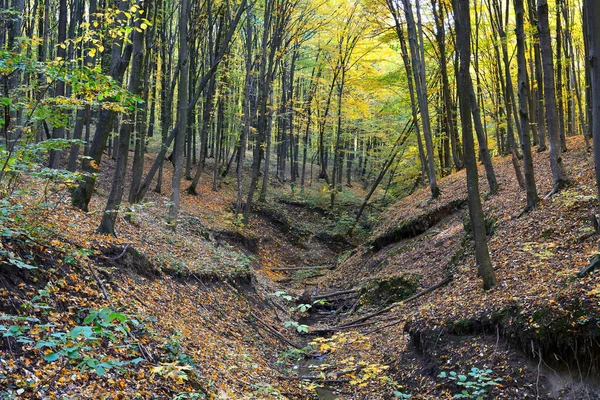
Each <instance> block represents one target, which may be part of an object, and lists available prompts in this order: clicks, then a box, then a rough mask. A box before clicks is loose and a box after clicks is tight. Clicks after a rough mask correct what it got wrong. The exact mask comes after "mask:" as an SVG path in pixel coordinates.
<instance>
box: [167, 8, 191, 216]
mask: <svg viewBox="0 0 600 400" xmlns="http://www.w3.org/2000/svg"><path fill="white" fill-rule="evenodd" d="M180 7H181V9H180V13H179V51H178V53H177V55H178V63H179V88H178V95H179V99H178V100H179V101H178V107H177V125H179V129H178V133H177V135H176V136H175V144H174V146H173V153H174V157H175V168H174V171H173V182H172V187H171V206H170V207H169V223H171V224H172V225H173V227H175V224H176V222H177V215H178V213H179V203H180V202H181V194H180V193H181V188H180V185H181V176H182V174H183V146H184V144H185V134H186V132H187V123H188V79H189V49H188V20H189V15H190V6H189V1H188V0H182V1H181V5H180Z"/></svg>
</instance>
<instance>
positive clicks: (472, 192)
mask: <svg viewBox="0 0 600 400" xmlns="http://www.w3.org/2000/svg"><path fill="white" fill-rule="evenodd" d="M452 3H453V4H454V19H455V23H456V39H457V41H456V44H457V46H458V49H457V50H458V51H459V53H460V70H459V75H458V87H459V90H458V95H459V96H458V97H459V107H460V116H461V123H462V127H463V148H464V157H465V168H466V170H467V189H468V203H469V216H470V219H471V226H472V228H473V238H474V240H475V258H476V260H477V266H478V273H479V276H480V277H481V278H482V280H483V288H484V289H485V290H488V289H490V288H492V287H493V286H494V285H495V284H496V278H495V276H494V269H493V267H492V262H491V260H490V252H489V249H488V243H487V237H486V229H485V217H484V214H483V208H482V206H481V199H480V197H479V178H478V175H477V160H476V158H475V144H474V141H473V128H472V125H471V104H470V103H471V96H470V92H471V91H470V90H469V87H468V83H467V81H468V80H471V75H470V72H469V64H470V61H471V54H470V53H471V51H470V50H471V45H470V41H471V33H470V29H471V28H470V14H469V0H453V1H452ZM472 85H473V84H472V83H471V86H472Z"/></svg>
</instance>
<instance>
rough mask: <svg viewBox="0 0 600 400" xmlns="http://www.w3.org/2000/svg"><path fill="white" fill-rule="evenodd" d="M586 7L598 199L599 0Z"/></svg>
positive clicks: (599, 113)
mask: <svg viewBox="0 0 600 400" xmlns="http://www.w3.org/2000/svg"><path fill="white" fill-rule="evenodd" d="M584 8H585V9H586V13H587V15H586V17H587V21H586V22H587V41H588V48H589V58H588V68H589V70H590V78H591V83H592V87H591V95H592V96H591V100H592V104H591V106H592V107H591V108H592V123H593V125H592V137H593V141H594V166H595V168H596V187H597V190H598V199H600V4H599V3H598V1H597V0H586V2H585V5H584Z"/></svg>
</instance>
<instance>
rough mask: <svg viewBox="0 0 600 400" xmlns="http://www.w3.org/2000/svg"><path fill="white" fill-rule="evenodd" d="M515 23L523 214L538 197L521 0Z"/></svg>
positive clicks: (515, 5)
mask: <svg viewBox="0 0 600 400" xmlns="http://www.w3.org/2000/svg"><path fill="white" fill-rule="evenodd" d="M514 7H515V14H516V21H517V29H516V32H517V58H518V64H519V114H520V117H521V118H520V119H521V132H522V137H521V149H522V150H523V164H524V170H525V190H526V191H527V205H526V206H525V212H527V211H530V210H532V209H534V208H535V207H536V206H537V204H538V202H539V197H538V193H537V187H536V184H535V174H534V170H533V157H532V155H531V141H530V138H529V129H528V125H529V112H528V108H527V107H528V105H529V104H528V98H529V87H528V86H527V82H528V78H527V61H526V59H525V28H524V18H523V15H524V13H525V11H524V7H523V0H514Z"/></svg>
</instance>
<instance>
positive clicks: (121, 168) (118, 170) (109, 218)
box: [98, 1, 148, 235]
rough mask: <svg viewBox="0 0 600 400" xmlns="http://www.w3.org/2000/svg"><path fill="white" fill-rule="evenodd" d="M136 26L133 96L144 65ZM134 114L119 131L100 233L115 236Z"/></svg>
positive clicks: (140, 33) (140, 35) (130, 86)
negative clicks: (110, 183)
mask: <svg viewBox="0 0 600 400" xmlns="http://www.w3.org/2000/svg"><path fill="white" fill-rule="evenodd" d="M137 4H138V6H139V9H140V10H143V9H142V6H143V5H144V4H143V3H142V2H141V1H138V3H137ZM145 5H146V6H148V3H147V2H146V3H145ZM146 10H147V9H146ZM135 26H136V28H138V29H134V30H133V38H132V55H131V58H132V60H131V69H130V71H129V84H128V90H129V91H130V92H131V93H132V94H136V95H138V94H140V91H141V90H140V89H141V85H140V82H141V72H142V71H141V70H142V65H143V63H144V30H143V29H142V28H141V26H142V22H141V19H139V18H138V21H137V23H136V25H135ZM132 114H133V115H129V116H127V118H125V120H124V121H123V123H122V124H121V129H120V131H119V140H118V152H117V158H116V162H115V172H114V174H113V181H112V185H111V189H110V194H109V195H108V200H107V202H106V207H105V208H104V213H103V214H102V221H101V222H100V226H99V227H98V232H99V233H104V234H110V235H114V234H115V223H116V220H117V214H118V208H119V206H120V205H121V199H122V197H123V191H124V188H125V172H126V171H127V159H128V156H129V142H130V140H131V133H132V132H133V129H134V126H135V113H132Z"/></svg>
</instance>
